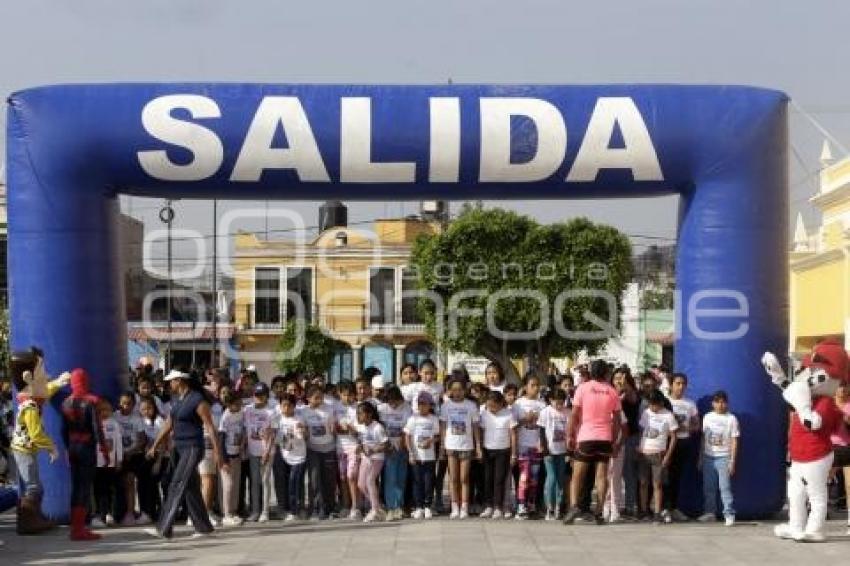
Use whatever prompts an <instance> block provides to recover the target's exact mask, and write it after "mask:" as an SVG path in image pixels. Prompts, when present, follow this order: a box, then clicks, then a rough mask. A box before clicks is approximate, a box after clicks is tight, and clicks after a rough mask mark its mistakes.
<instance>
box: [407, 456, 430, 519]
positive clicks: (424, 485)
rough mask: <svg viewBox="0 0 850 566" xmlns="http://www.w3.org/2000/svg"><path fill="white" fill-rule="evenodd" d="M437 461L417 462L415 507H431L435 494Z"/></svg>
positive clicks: (414, 476) (413, 467) (413, 474)
mask: <svg viewBox="0 0 850 566" xmlns="http://www.w3.org/2000/svg"><path fill="white" fill-rule="evenodd" d="M435 467H436V462H433V461H431V462H416V463H415V464H413V466H412V470H413V473H412V474H410V475H411V476H413V507H415V508H416V509H424V508H425V507H431V502H432V501H433V495H434V469H435Z"/></svg>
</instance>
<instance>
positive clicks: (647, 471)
mask: <svg viewBox="0 0 850 566" xmlns="http://www.w3.org/2000/svg"><path fill="white" fill-rule="evenodd" d="M663 462H664V453H663V452H658V453H657V454H640V455H639V458H638V470H639V471H640V477H641V478H643V479H645V480H648V479H650V478H652V482H653V483H658V482H660V481H662V480H663V479H664V466H663Z"/></svg>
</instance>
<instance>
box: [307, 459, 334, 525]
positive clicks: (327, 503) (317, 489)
mask: <svg viewBox="0 0 850 566" xmlns="http://www.w3.org/2000/svg"><path fill="white" fill-rule="evenodd" d="M307 469H308V470H309V473H310V504H311V506H312V507H313V508H314V509H316V510H318V512H319V516H324V517H326V516H328V515H330V514H331V512H332V511H333V508H334V503H335V502H336V474H337V463H336V450H330V451H328V452H319V451H317V450H308V451H307Z"/></svg>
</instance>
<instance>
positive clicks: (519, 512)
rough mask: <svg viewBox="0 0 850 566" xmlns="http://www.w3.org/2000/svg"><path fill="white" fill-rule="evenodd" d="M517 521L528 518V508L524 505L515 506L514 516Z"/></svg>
mask: <svg viewBox="0 0 850 566" xmlns="http://www.w3.org/2000/svg"><path fill="white" fill-rule="evenodd" d="M515 519H516V520H517V521H524V520H526V519H528V509H526V507H525V505H523V504H521V503H520V504H519V505H518V506H517V508H516V517H515Z"/></svg>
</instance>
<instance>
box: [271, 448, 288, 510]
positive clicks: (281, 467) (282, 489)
mask: <svg viewBox="0 0 850 566" xmlns="http://www.w3.org/2000/svg"><path fill="white" fill-rule="evenodd" d="M272 481H273V482H274V494H275V497H276V498H277V510H278V512H280V513H289V512H290V504H289V466H287V465H286V462H284V461H283V456H281V455H280V450H275V451H274V459H273V460H272Z"/></svg>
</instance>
